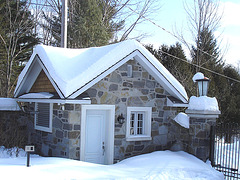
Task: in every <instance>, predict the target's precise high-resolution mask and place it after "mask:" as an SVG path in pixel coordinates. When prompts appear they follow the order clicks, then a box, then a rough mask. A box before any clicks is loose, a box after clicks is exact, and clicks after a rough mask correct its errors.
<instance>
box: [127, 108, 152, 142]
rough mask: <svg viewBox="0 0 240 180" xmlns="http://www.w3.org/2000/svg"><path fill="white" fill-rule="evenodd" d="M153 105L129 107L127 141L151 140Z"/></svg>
mask: <svg viewBox="0 0 240 180" xmlns="http://www.w3.org/2000/svg"><path fill="white" fill-rule="evenodd" d="M151 115H152V108H151V107H128V108H127V130H126V139H127V141H146V140H151V139H152V137H151Z"/></svg>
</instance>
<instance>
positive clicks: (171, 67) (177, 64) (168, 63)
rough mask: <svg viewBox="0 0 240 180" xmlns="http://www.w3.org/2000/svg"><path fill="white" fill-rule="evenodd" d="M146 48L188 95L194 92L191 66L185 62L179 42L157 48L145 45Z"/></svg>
mask: <svg viewBox="0 0 240 180" xmlns="http://www.w3.org/2000/svg"><path fill="white" fill-rule="evenodd" d="M146 48H147V49H148V50H149V51H150V52H151V53H152V54H153V55H154V56H155V57H156V58H157V59H158V60H159V61H160V62H161V63H162V64H163V65H164V67H166V68H167V69H168V71H169V72H170V73H171V74H172V75H173V76H174V77H175V78H176V79H177V80H178V81H179V82H180V83H181V84H182V85H183V86H184V87H185V89H186V91H187V93H188V95H193V94H194V93H195V92H196V87H195V86H194V85H193V81H192V77H193V73H192V66H191V65H190V64H189V63H188V62H187V58H186V55H185V53H184V51H183V49H182V46H181V44H180V43H178V42H177V43H176V44H175V45H171V46H167V45H162V46H160V47H159V49H157V50H156V49H154V48H153V46H152V45H147V46H146ZM175 57H177V58H175ZM180 59H182V60H180ZM184 61H185V62H184Z"/></svg>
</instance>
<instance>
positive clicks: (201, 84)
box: [196, 77, 210, 96]
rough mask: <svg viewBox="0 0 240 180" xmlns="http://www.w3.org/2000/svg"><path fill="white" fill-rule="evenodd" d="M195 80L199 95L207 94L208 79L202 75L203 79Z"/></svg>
mask: <svg viewBox="0 0 240 180" xmlns="http://www.w3.org/2000/svg"><path fill="white" fill-rule="evenodd" d="M196 81H197V83H198V92H199V96H207V93H208V84H209V81H210V80H209V79H208V78H207V77H204V78H203V79H197V80H196Z"/></svg>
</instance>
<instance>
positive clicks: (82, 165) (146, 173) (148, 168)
mask: <svg viewBox="0 0 240 180" xmlns="http://www.w3.org/2000/svg"><path fill="white" fill-rule="evenodd" d="M30 165H31V167H29V168H27V167H26V157H23V158H2V159H0V169H1V177H8V179H25V180H28V179H31V180H32V179H33V177H34V179H41V180H42V179H58V180H62V179H64V180H68V179H159V180H170V179H171V180H173V179H196V180H198V179H199V180H200V179H201V180H203V179H209V180H223V179H224V177H223V175H222V173H220V172H218V171H216V170H215V169H213V168H212V167H211V166H210V165H208V164H206V163H204V162H203V161H201V160H199V159H198V158H196V157H194V156H193V155H190V154H188V153H185V152H182V151H179V152H172V151H157V152H153V153H149V154H144V155H140V156H135V157H132V158H129V159H126V160H123V161H121V162H119V163H117V164H114V165H99V164H93V163H87V162H82V161H76V160H70V159H66V158H56V157H47V158H46V157H37V156H31V160H30ZM12 172H14V173H12Z"/></svg>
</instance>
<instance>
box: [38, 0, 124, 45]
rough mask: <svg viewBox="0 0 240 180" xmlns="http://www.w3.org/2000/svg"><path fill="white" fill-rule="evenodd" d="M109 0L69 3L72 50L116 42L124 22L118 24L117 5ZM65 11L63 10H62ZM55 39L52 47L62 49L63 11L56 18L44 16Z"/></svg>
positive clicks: (47, 26)
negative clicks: (115, 36)
mask: <svg viewBox="0 0 240 180" xmlns="http://www.w3.org/2000/svg"><path fill="white" fill-rule="evenodd" d="M110 2H111V1H107V0H101V1H99V0H84V1H82V0H69V6H68V11H69V13H68V47H69V48H84V47H92V46H101V45H106V44H108V43H109V41H110V40H112V39H113V35H114V33H115V32H116V31H118V30H120V29H122V28H123V25H124V21H119V22H115V21H114V18H115V14H116V11H117V9H116V4H115V3H114V1H112V2H111V3H110ZM59 9H61V8H59ZM44 18H45V20H46V21H47V22H48V25H46V24H45V25H42V27H43V28H45V29H48V30H50V31H51V35H52V36H53V37H54V40H55V41H53V42H52V43H51V44H50V45H54V46H60V40H61V38H60V34H61V11H59V12H58V14H57V15H55V16H53V17H48V16H46V15H44Z"/></svg>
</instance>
